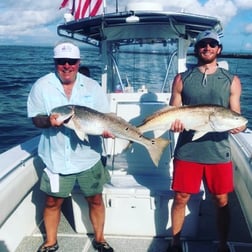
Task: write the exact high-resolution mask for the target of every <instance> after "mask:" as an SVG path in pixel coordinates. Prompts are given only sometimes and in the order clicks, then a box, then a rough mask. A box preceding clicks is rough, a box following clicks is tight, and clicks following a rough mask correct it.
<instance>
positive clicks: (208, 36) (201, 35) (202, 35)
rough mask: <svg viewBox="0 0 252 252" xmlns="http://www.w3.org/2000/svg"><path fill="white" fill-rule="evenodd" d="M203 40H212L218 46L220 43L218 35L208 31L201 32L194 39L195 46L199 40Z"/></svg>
mask: <svg viewBox="0 0 252 252" xmlns="http://www.w3.org/2000/svg"><path fill="white" fill-rule="evenodd" d="M203 39H214V40H216V41H217V42H218V43H219V44H221V41H220V38H219V36H218V34H217V33H216V32H214V31H210V30H208V31H203V32H201V33H199V35H198V36H197V38H196V44H197V43H198V42H200V41H201V40H203Z"/></svg>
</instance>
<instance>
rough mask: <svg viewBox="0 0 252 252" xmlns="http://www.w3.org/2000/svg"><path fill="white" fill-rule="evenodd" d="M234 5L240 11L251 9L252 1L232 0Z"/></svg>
mask: <svg viewBox="0 0 252 252" xmlns="http://www.w3.org/2000/svg"><path fill="white" fill-rule="evenodd" d="M234 3H235V5H236V6H237V7H238V8H242V9H251V8H252V1H249V0H234Z"/></svg>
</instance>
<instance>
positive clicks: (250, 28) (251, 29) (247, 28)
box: [245, 24, 252, 33]
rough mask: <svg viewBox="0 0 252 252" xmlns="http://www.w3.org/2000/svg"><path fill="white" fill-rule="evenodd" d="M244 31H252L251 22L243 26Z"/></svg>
mask: <svg viewBox="0 0 252 252" xmlns="http://www.w3.org/2000/svg"><path fill="white" fill-rule="evenodd" d="M245 33H252V24H247V25H246V26H245Z"/></svg>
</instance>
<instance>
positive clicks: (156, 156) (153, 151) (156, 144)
mask: <svg viewBox="0 0 252 252" xmlns="http://www.w3.org/2000/svg"><path fill="white" fill-rule="evenodd" d="M169 143H170V140H167V139H164V138H161V137H159V138H155V139H151V143H150V144H149V145H148V147H147V149H148V152H149V154H150V157H151V159H152V161H153V163H154V164H155V166H156V167H158V164H159V161H160V158H161V156H162V154H163V152H164V150H165V148H166V147H167V146H168V145H169Z"/></svg>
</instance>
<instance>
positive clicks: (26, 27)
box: [0, 0, 252, 53]
mask: <svg viewBox="0 0 252 252" xmlns="http://www.w3.org/2000/svg"><path fill="white" fill-rule="evenodd" d="M148 1H150V0H142V1H141V0H139V1H138V0H135V1H129V0H128V1H125V0H118V2H119V11H123V10H125V6H126V5H127V4H128V3H130V2H142V3H144V2H148ZM61 2H62V0H40V1H35V0H18V1H17V0H1V2H0V13H1V15H0V45H34V46H37V45H46V46H47V45H48V46H54V45H55V43H56V42H57V41H59V40H60V39H61V38H60V37H59V36H58V35H57V29H56V28H57V25H59V24H61V23H63V22H64V19H63V15H64V13H65V12H66V9H61V10H59V6H60V4H61ZM152 2H153V0H152ZM155 2H157V3H160V4H162V6H163V9H164V11H182V10H183V11H184V12H188V13H195V14H201V15H207V16H214V17H217V18H218V19H220V20H221V22H222V26H223V28H224V37H223V38H222V39H221V40H222V42H223V46H224V51H231V52H232V51H234V52H238V53H239V52H250V53H252V15H251V12H252V0H172V1H168V0H156V1H155ZM115 6H116V0H106V7H107V12H115Z"/></svg>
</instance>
